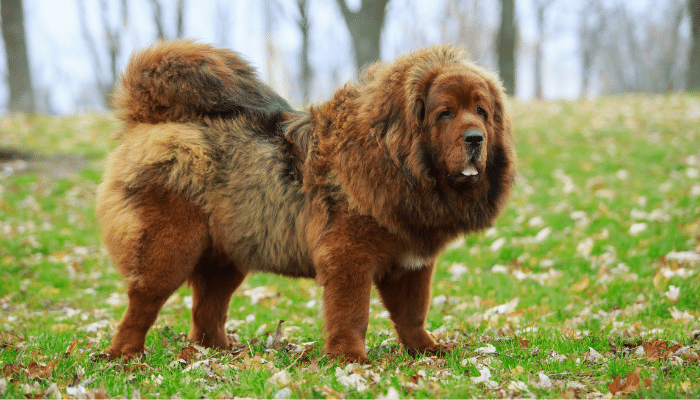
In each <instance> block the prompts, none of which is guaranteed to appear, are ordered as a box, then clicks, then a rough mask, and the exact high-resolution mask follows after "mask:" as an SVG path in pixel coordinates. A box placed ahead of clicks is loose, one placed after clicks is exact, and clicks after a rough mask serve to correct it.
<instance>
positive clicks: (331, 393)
mask: <svg viewBox="0 0 700 400" xmlns="http://www.w3.org/2000/svg"><path fill="white" fill-rule="evenodd" d="M317 389H318V391H319V392H321V393H323V395H324V396H326V398H327V399H344V398H345V395H344V394H343V393H341V392H338V391H335V390H333V389H331V388H329V387H328V386H326V385H323V386H321V387H317Z"/></svg>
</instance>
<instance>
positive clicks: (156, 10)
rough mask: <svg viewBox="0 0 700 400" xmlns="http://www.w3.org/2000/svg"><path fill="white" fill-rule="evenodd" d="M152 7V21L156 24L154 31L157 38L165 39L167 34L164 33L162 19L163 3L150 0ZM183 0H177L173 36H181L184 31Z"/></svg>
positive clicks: (157, 0) (158, 0)
mask: <svg viewBox="0 0 700 400" xmlns="http://www.w3.org/2000/svg"><path fill="white" fill-rule="evenodd" d="M151 6H152V7H153V22H155V24H156V32H157V35H158V39H166V38H167V37H168V35H167V34H166V33H165V23H164V21H163V4H162V3H161V1H160V0H151ZM184 15H185V0H177V11H176V21H175V37H176V38H178V39H179V38H182V35H183V34H184V32H185V23H184V21H185V18H184Z"/></svg>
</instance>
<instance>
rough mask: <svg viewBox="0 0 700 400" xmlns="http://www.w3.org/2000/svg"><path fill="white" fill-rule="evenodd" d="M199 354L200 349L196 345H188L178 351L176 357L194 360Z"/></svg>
mask: <svg viewBox="0 0 700 400" xmlns="http://www.w3.org/2000/svg"><path fill="white" fill-rule="evenodd" d="M197 354H199V350H197V349H196V348H195V347H194V346H187V347H183V348H182V350H180V351H179V352H178V353H177V355H176V356H175V359H177V360H185V361H192V360H194V359H195V356H196V355H197Z"/></svg>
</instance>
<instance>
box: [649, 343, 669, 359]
mask: <svg viewBox="0 0 700 400" xmlns="http://www.w3.org/2000/svg"><path fill="white" fill-rule="evenodd" d="M667 347H668V343H666V341H664V340H659V339H656V340H654V341H653V342H647V343H645V344H644V354H646V356H647V361H650V362H653V361H658V360H659V358H661V357H663V354H664V351H665V350H666V348H667Z"/></svg>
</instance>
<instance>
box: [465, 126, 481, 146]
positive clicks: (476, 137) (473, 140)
mask: <svg viewBox="0 0 700 400" xmlns="http://www.w3.org/2000/svg"><path fill="white" fill-rule="evenodd" d="M464 141H465V142H466V143H467V144H471V145H477V146H478V145H480V144H481V142H483V141H484V134H483V133H482V132H481V131H480V130H478V129H469V130H468V131H466V132H464Z"/></svg>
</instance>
